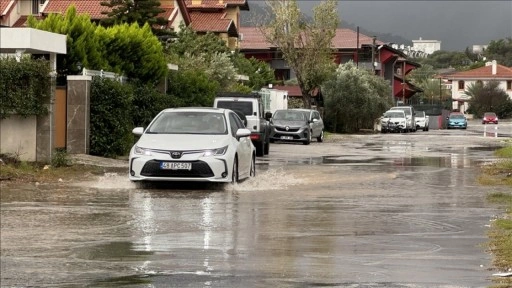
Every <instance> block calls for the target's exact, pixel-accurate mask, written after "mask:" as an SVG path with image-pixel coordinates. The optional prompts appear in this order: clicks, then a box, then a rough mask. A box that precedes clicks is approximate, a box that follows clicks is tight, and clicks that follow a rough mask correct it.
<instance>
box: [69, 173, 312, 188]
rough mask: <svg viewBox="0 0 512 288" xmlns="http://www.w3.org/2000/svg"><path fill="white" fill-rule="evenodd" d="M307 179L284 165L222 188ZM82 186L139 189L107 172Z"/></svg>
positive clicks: (281, 184)
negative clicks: (292, 173) (285, 168)
mask: <svg viewBox="0 0 512 288" xmlns="http://www.w3.org/2000/svg"><path fill="white" fill-rule="evenodd" d="M304 181H305V180H304V179H301V178H296V177H295V176H293V175H291V174H289V173H286V172H285V171H284V169H283V167H280V168H276V169H269V170H266V171H264V172H260V173H258V174H257V175H256V177H253V178H249V179H246V180H244V181H242V182H240V183H236V184H234V185H233V184H228V185H225V186H224V187H223V189H222V190H224V191H229V190H235V191H262V190H281V189H287V188H288V187H289V186H293V185H298V184H301V183H303V182H304ZM76 185H77V186H81V187H89V188H95V189H138V188H139V187H137V184H136V183H132V182H130V180H129V179H128V177H127V176H126V175H124V174H122V175H119V174H118V173H105V174H104V175H102V176H100V177H98V179H97V180H96V181H88V182H80V183H77V184H76Z"/></svg>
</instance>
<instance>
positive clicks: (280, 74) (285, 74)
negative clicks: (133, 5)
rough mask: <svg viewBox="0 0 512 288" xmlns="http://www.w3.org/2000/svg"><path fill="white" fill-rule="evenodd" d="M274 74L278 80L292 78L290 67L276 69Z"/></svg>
mask: <svg viewBox="0 0 512 288" xmlns="http://www.w3.org/2000/svg"><path fill="white" fill-rule="evenodd" d="M274 75H275V76H276V80H282V81H286V80H290V69H275V70H274Z"/></svg>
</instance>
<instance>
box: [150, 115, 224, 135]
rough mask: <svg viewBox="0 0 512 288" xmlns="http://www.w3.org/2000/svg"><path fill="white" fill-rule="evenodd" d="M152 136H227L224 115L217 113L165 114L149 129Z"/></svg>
mask: <svg viewBox="0 0 512 288" xmlns="http://www.w3.org/2000/svg"><path fill="white" fill-rule="evenodd" d="M146 133H150V134H227V129H226V120H225V118H224V114H221V113H215V112H185V111H180V112H176V111H172V112H164V113H162V114H160V115H159V116H158V118H157V119H155V121H154V122H153V124H151V126H149V127H148V130H147V132H146Z"/></svg>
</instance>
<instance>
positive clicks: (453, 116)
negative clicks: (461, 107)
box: [450, 114, 465, 119]
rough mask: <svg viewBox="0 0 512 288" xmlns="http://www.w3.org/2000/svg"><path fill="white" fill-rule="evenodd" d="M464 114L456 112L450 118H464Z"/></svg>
mask: <svg viewBox="0 0 512 288" xmlns="http://www.w3.org/2000/svg"><path fill="white" fill-rule="evenodd" d="M464 118H465V117H464V115H462V114H454V115H450V119H464Z"/></svg>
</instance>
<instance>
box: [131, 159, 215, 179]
mask: <svg viewBox="0 0 512 288" xmlns="http://www.w3.org/2000/svg"><path fill="white" fill-rule="evenodd" d="M140 175H142V176H146V177H202V178H207V177H213V176H214V174H213V171H212V169H210V166H209V165H208V164H206V163H205V162H203V161H195V162H192V169H190V170H167V169H160V161H156V160H150V161H148V162H146V164H144V167H143V168H142V171H141V172H140Z"/></svg>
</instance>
